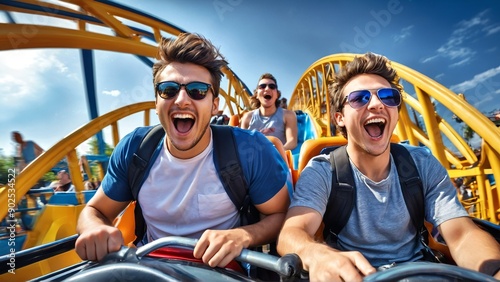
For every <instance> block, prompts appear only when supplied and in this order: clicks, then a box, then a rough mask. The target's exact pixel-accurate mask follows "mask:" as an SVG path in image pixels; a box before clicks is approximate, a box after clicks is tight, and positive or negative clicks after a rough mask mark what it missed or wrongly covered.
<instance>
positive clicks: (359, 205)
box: [278, 53, 500, 281]
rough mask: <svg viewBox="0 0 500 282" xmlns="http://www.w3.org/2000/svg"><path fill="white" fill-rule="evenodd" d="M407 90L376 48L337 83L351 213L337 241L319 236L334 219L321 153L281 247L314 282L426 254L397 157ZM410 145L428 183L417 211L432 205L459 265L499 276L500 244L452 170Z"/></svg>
mask: <svg viewBox="0 0 500 282" xmlns="http://www.w3.org/2000/svg"><path fill="white" fill-rule="evenodd" d="M401 88H402V87H401V85H400V84H399V77H398V76H397V73H396V71H395V70H394V69H393V68H392V67H391V65H390V62H389V61H388V60H387V59H386V58H385V57H383V56H380V55H375V54H372V53H367V54H365V55H363V56H360V57H357V58H355V59H354V60H353V61H352V62H350V63H348V64H347V65H346V66H345V67H343V68H342V69H341V70H340V71H339V73H337V74H336V76H335V78H334V81H333V83H332V84H331V85H330V89H329V91H330V98H331V109H332V112H333V113H334V114H333V117H332V118H333V121H334V122H335V124H336V125H337V126H338V127H339V129H340V132H341V133H342V135H343V136H344V137H346V138H347V146H346V147H345V149H346V152H347V160H346V164H344V165H348V166H349V165H350V168H348V170H347V171H348V172H352V176H353V180H352V181H353V184H354V186H353V187H354V188H353V189H354V191H353V195H354V197H353V199H354V200H353V202H354V203H353V206H352V212H351V213H350V215H349V217H348V220H347V222H346V224H345V225H344V226H343V228H340V231H339V232H337V233H336V234H333V233H331V234H329V235H328V237H330V236H334V240H327V242H318V241H317V240H315V233H316V231H317V230H318V229H319V228H320V226H321V225H322V223H324V225H325V226H330V224H331V221H328V217H326V218H324V215H325V213H326V211H327V206H328V201H329V199H330V198H329V197H330V194H331V193H332V170H331V162H330V156H328V155H321V156H317V157H315V158H313V159H312V160H311V161H310V162H309V163H308V165H307V166H306V168H304V170H303V171H302V172H301V175H300V178H299V180H298V182H297V184H296V187H295V192H294V195H293V198H292V203H291V204H290V208H289V210H288V213H287V217H286V219H285V223H284V226H283V228H282V231H281V233H280V236H279V239H278V252H279V253H280V254H282V255H283V254H286V253H297V254H298V255H299V256H300V257H301V259H302V262H303V266H304V269H305V270H307V271H308V272H309V278H310V280H311V281H361V280H362V278H363V277H364V276H366V275H369V274H371V273H374V272H375V271H376V268H379V267H383V266H385V265H394V264H395V263H397V264H399V263H402V262H412V261H419V260H422V259H424V254H425V253H424V252H423V249H424V248H425V246H424V245H423V243H422V242H421V241H420V236H419V234H418V230H417V228H415V225H414V224H412V223H413V222H412V218H411V216H410V213H409V211H408V209H407V205H406V203H405V200H406V198H405V196H404V195H403V192H402V189H403V188H402V187H400V181H399V175H398V169H397V167H396V165H395V161H394V159H393V157H392V155H391V146H390V140H391V136H392V133H393V131H394V128H395V127H396V124H397V122H398V118H399V107H400V106H401V100H402V98H401V91H402V89H401ZM405 148H406V149H407V150H408V152H409V153H410V156H411V158H412V159H413V160H414V162H415V165H416V168H417V170H418V174H419V175H420V179H421V182H422V185H421V190H423V191H422V192H423V198H424V199H423V201H424V202H425V203H424V205H423V206H422V207H418V208H421V209H425V220H426V221H428V222H430V223H431V224H432V225H433V226H434V227H436V228H437V229H438V230H439V233H440V234H441V236H442V237H443V238H444V240H445V241H446V244H447V245H448V247H449V248H450V251H451V254H452V256H453V259H454V260H455V262H456V263H457V264H458V265H459V266H461V267H464V268H468V269H473V270H477V271H481V272H484V273H487V274H490V275H495V277H496V278H500V274H499V273H498V271H499V270H500V246H499V245H498V243H497V242H496V241H495V240H494V239H493V237H491V236H490V235H489V234H488V233H486V232H484V231H482V230H481V229H479V228H478V227H477V226H476V225H475V224H474V223H473V221H472V220H471V218H469V217H468V214H467V212H466V211H465V209H464V208H463V206H462V205H461V204H460V202H459V200H458V198H457V194H456V190H455V188H454V187H453V184H452V182H451V180H450V178H449V176H448V174H447V171H446V169H445V168H444V167H443V166H442V165H441V164H440V163H439V162H438V161H437V160H436V159H435V157H434V156H433V155H432V154H431V153H430V152H429V150H428V149H426V148H423V147H413V146H404V148H403V149H405ZM334 156H338V155H335V154H334ZM337 172H338V170H337ZM335 188H336V189H339V188H340V187H335ZM419 188H420V187H419ZM336 193H338V192H336ZM334 195H335V194H334ZM422 212H423V211H422ZM340 213H341V212H340V211H339V212H338V213H337V215H338V214H340ZM333 216H335V215H333ZM325 220H327V221H328V222H324V221H325ZM328 230H330V232H331V230H333V229H328ZM323 234H325V233H323ZM325 239H327V238H325Z"/></svg>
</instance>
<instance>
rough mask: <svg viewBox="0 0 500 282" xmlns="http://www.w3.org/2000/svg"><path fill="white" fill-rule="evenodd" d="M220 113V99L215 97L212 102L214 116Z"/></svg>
mask: <svg viewBox="0 0 500 282" xmlns="http://www.w3.org/2000/svg"><path fill="white" fill-rule="evenodd" d="M218 112H219V97H215V98H214V100H213V101H212V116H215V115H217V113H218Z"/></svg>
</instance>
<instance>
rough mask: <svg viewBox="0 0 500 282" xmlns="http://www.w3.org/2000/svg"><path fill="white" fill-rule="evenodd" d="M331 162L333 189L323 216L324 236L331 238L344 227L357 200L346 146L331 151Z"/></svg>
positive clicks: (326, 238) (327, 238)
mask: <svg viewBox="0 0 500 282" xmlns="http://www.w3.org/2000/svg"><path fill="white" fill-rule="evenodd" d="M330 164H331V169H332V189H331V191H330V197H329V198H328V204H327V206H326V211H325V214H324V216H323V222H324V223H325V228H324V230H323V238H325V240H330V239H329V238H331V236H334V237H336V236H337V234H339V232H340V230H342V228H344V226H345V225H346V223H347V221H348V220H349V217H350V216H351V212H352V209H353V208H354V203H355V200H356V193H355V191H354V177H353V175H352V170H351V165H350V162H349V157H348V155H347V150H346V146H342V147H340V148H338V149H335V150H334V151H332V152H330Z"/></svg>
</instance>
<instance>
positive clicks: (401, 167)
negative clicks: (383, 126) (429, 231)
mask: <svg viewBox="0 0 500 282" xmlns="http://www.w3.org/2000/svg"><path fill="white" fill-rule="evenodd" d="M391 154H392V158H393V159H394V163H395V164H396V168H397V170H398V176H399V183H400V185H401V190H402V192H403V198H404V199H405V203H406V208H407V209H408V212H409V213H410V218H411V220H412V222H413V225H414V226H415V228H416V229H417V231H419V232H420V231H421V230H422V228H425V227H424V219H425V208H424V206H425V202H424V191H423V184H422V180H421V179H420V175H419V174H418V170H417V166H416V165H415V161H414V160H413V158H412V156H411V155H410V152H408V150H407V149H406V148H405V147H404V146H403V145H400V144H394V143H391Z"/></svg>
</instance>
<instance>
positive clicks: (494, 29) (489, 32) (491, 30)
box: [484, 25, 500, 35]
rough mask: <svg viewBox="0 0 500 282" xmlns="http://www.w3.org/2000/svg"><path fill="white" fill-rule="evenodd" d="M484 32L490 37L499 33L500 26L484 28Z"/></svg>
mask: <svg viewBox="0 0 500 282" xmlns="http://www.w3.org/2000/svg"><path fill="white" fill-rule="evenodd" d="M484 30H485V31H486V35H492V34H495V33H497V32H500V25H496V26H488V27H486V28H484Z"/></svg>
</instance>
